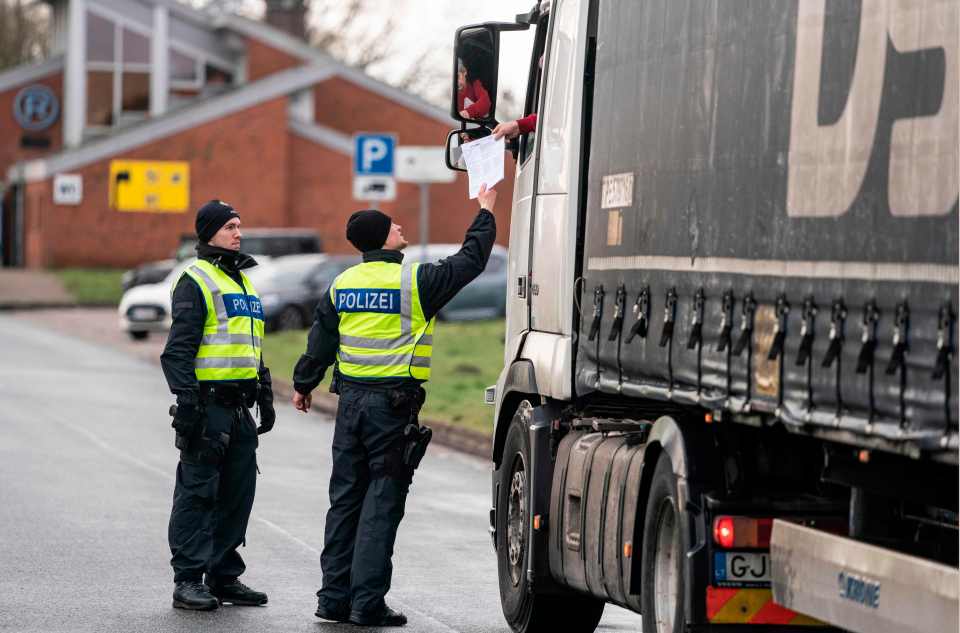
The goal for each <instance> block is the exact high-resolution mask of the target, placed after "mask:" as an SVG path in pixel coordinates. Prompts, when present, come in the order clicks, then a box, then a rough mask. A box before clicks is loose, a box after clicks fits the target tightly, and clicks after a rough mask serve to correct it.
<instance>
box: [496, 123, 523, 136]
mask: <svg viewBox="0 0 960 633" xmlns="http://www.w3.org/2000/svg"><path fill="white" fill-rule="evenodd" d="M519 134H520V124H519V123H517V122H516V121H506V122H504V123H500V124H499V125H497V127H495V128H493V138H495V139H498V138H501V137H504V136H505V137H507V138H517V136H518V135H519Z"/></svg>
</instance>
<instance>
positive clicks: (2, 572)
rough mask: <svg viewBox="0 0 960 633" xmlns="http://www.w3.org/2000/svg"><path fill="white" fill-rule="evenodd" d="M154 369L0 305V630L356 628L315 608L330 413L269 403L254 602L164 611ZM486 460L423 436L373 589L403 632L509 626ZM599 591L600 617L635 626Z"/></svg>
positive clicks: (162, 459) (163, 495) (252, 535)
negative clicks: (260, 597)
mask: <svg viewBox="0 0 960 633" xmlns="http://www.w3.org/2000/svg"><path fill="white" fill-rule="evenodd" d="M170 403H171V397H170V395H169V393H168V391H167V388H166V385H165V383H164V381H163V377H162V375H161V372H160V371H159V368H158V367H157V366H156V365H155V364H154V363H150V362H149V361H147V360H144V359H143V358H141V357H138V356H136V355H132V354H130V353H126V352H124V351H121V350H118V349H113V348H110V347H106V346H102V345H98V344H96V343H94V342H86V341H81V340H79V339H77V338H73V337H69V336H67V335H66V334H63V333H60V332H57V331H55V330H53V329H48V328H47V327H45V326H43V325H41V324H39V323H38V322H37V321H31V319H29V318H23V315H21V316H20V317H13V316H10V315H2V314H0V630H2V631H17V632H27V631H38V632H39V631H43V632H47V633H53V632H58V631H64V632H67V631H69V632H71V633H74V632H82V631H97V632H100V631H122V632H125V633H126V632H138V631H144V632H150V631H200V630H202V631H230V632H231V633H240V632H244V631H251V632H254V631H255V632H266V631H284V632H291V631H313V632H317V631H338V630H339V631H361V630H363V629H359V628H358V627H353V626H350V625H344V624H332V623H323V622H321V621H319V620H317V619H316V618H315V617H314V616H313V611H314V609H315V607H316V598H315V596H314V592H315V591H316V589H317V588H318V586H319V584H320V580H321V575H320V549H321V547H322V544H323V520H324V515H325V513H326V509H327V494H326V488H327V479H328V477H329V473H330V440H331V435H332V431H333V425H332V424H329V420H327V419H325V418H323V417H322V416H320V415H317V414H313V413H311V414H309V415H304V414H299V413H296V412H295V411H294V410H293V408H292V407H290V406H289V405H288V404H286V403H281V405H280V406H279V407H278V421H277V426H276V429H275V430H274V432H272V433H270V434H268V435H266V436H263V437H262V441H261V447H260V450H259V455H258V461H259V464H260V470H261V476H260V478H259V480H258V483H257V485H258V491H257V500H256V504H255V505H254V509H253V515H252V518H251V522H250V528H249V530H248V534H247V547H246V548H245V549H243V550H241V552H242V554H243V556H244V558H245V559H246V561H247V573H246V574H245V575H244V577H243V579H244V581H245V582H247V584H249V585H251V586H253V587H255V588H257V589H260V590H263V591H266V592H267V593H269V595H270V604H269V605H268V606H266V607H260V608H249V607H247V608H243V607H229V606H228V607H224V608H222V609H220V610H218V611H215V612H212V613H193V612H184V611H180V610H174V609H172V608H171V606H170V602H171V599H170V595H171V591H172V588H173V584H172V573H171V570H170V567H169V563H168V561H169V556H170V554H169V550H168V548H167V542H166V526H167V519H168V516H169V511H170V504H171V498H172V493H173V474H174V471H175V468H176V461H177V454H176V451H175V450H174V448H173V446H172V444H173V435H172V431H171V429H170V426H169V418H168V417H167V414H166V410H167V407H168V406H169V404H170ZM489 489H490V486H489V470H488V465H487V464H486V463H485V462H484V461H483V460H478V459H474V458H471V457H466V456H463V455H461V454H459V453H456V452H453V451H449V450H446V449H443V448H440V447H436V448H434V447H431V450H430V452H429V453H428V457H427V459H426V460H425V462H424V465H423V466H422V467H421V469H420V470H418V471H417V474H416V476H415V478H414V483H413V487H412V489H411V495H410V497H409V499H408V502H407V516H406V518H405V519H404V522H403V524H402V525H401V527H400V533H399V537H398V542H397V548H396V554H395V557H394V568H395V573H394V579H393V590H392V591H391V592H390V594H389V595H388V596H387V601H388V602H389V603H390V604H391V605H392V606H394V607H395V608H399V609H401V610H403V611H404V612H405V613H406V614H407V615H408V616H409V618H410V623H409V625H408V626H407V627H406V629H405V630H407V631H418V632H420V631H423V632H434V631H436V632H444V633H449V632H452V631H463V632H481V631H482V632H506V631H508V630H509V629H508V627H506V625H505V624H504V622H503V619H502V615H501V613H500V605H499V598H498V595H497V578H496V561H495V558H494V555H493V551H492V549H491V547H490V541H489V537H488V535H487V532H486V526H487V519H486V512H487V508H488V506H489ZM639 622H640V619H639V616H637V615H635V614H632V613H629V612H626V611H623V610H621V609H618V608H615V607H608V609H607V613H606V615H605V616H604V620H603V622H602V623H601V626H600V629H598V630H602V631H612V630H623V631H639V630H640V624H639Z"/></svg>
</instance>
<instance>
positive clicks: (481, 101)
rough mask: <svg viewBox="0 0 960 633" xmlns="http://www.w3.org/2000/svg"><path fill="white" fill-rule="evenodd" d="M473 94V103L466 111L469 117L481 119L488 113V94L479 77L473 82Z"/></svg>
mask: <svg viewBox="0 0 960 633" xmlns="http://www.w3.org/2000/svg"><path fill="white" fill-rule="evenodd" d="M473 94H474V96H475V97H476V99H475V100H474V101H475V103H474V104H473V105H471V106H470V107H469V108H467V113H468V114H469V115H470V118H471V119H482V118H484V117H486V116H487V115H488V114H490V95H489V94H488V93H487V89H486V88H484V87H483V84H482V83H480V80H479V79H476V80H474V82H473Z"/></svg>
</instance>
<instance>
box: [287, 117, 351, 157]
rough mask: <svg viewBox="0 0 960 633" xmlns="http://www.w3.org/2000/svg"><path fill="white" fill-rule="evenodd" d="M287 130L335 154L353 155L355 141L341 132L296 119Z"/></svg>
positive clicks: (289, 124)
mask: <svg viewBox="0 0 960 633" xmlns="http://www.w3.org/2000/svg"><path fill="white" fill-rule="evenodd" d="M287 128H288V129H289V130H290V131H291V132H293V133H294V134H296V135H297V136H300V137H302V138H305V139H307V140H309V141H313V142H314V143H319V144H320V145H323V146H325V147H328V148H330V149H332V150H333V151H335V152H339V153H341V154H344V155H346V156H352V155H353V139H352V138H351V137H349V136H347V135H346V134H344V133H343V132H340V131H339V130H334V129H333V128H329V127H327V126H325V125H317V124H316V123H306V122H304V121H298V120H296V119H290V122H289V123H288V124H287Z"/></svg>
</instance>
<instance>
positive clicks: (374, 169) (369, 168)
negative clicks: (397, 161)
mask: <svg viewBox="0 0 960 633" xmlns="http://www.w3.org/2000/svg"><path fill="white" fill-rule="evenodd" d="M396 144H397V139H396V137H395V136H394V135H392V134H357V135H356V136H354V137H353V173H354V175H356V176H393V149H394V147H395V146H396Z"/></svg>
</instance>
